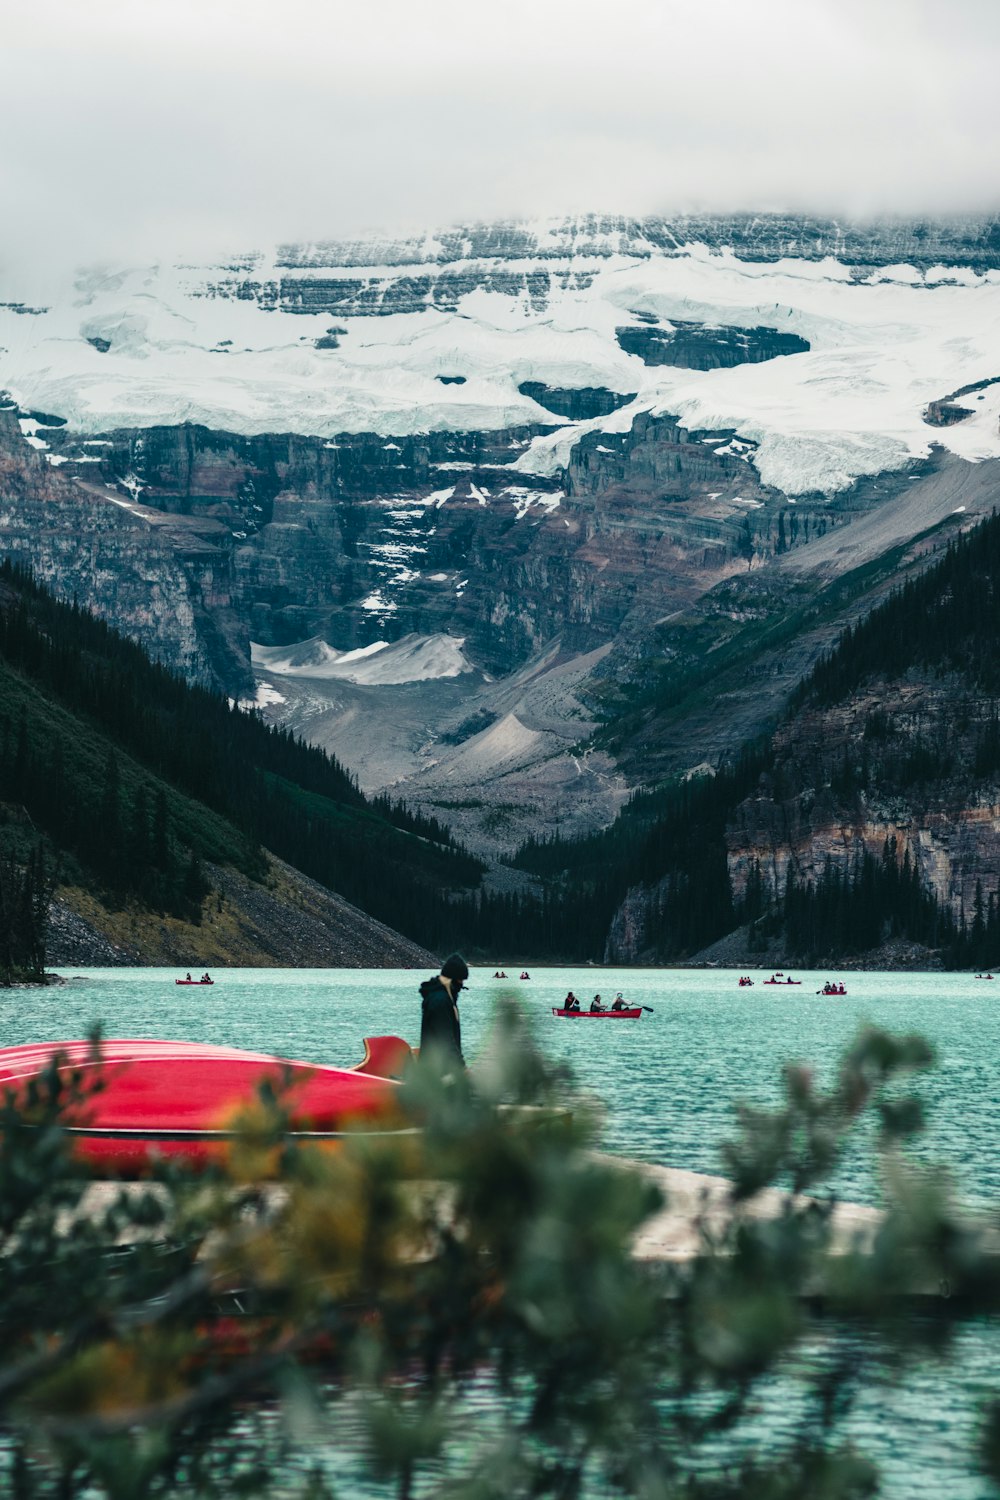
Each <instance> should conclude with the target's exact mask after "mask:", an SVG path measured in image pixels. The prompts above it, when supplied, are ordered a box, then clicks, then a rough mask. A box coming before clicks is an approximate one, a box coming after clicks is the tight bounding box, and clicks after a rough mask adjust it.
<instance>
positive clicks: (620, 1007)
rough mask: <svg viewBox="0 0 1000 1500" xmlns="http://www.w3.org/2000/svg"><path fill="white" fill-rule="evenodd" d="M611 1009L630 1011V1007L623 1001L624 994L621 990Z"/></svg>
mask: <svg viewBox="0 0 1000 1500" xmlns="http://www.w3.org/2000/svg"><path fill="white" fill-rule="evenodd" d="M611 1009H612V1010H628V1006H627V1005H626V1004H625V1001H624V1000H623V999H622V992H621V990H619V991H618V993H617V995H616V996H615V998H614V1000H613V1001H612V1004H611Z"/></svg>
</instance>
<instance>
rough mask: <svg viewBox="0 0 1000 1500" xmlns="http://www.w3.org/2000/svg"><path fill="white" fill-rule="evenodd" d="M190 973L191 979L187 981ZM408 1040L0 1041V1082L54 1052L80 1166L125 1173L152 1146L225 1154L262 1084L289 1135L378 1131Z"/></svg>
mask: <svg viewBox="0 0 1000 1500" xmlns="http://www.w3.org/2000/svg"><path fill="white" fill-rule="evenodd" d="M192 982H197V981H192ZM412 1055H413V1054H412V1052H411V1050H410V1048H409V1046H408V1044H407V1043H406V1042H404V1041H403V1040H402V1039H401V1038H400V1037H394V1036H383V1037H366V1038H365V1055H364V1057H363V1059H362V1061H361V1062H360V1063H359V1064H358V1065H357V1067H355V1068H334V1067H330V1066H328V1065H327V1064H325V1063H307V1062H290V1061H287V1060H286V1059H284V1058H280V1057H275V1056H273V1055H271V1054H269V1053H266V1052H247V1051H243V1050H241V1049H239V1048H236V1047H224V1046H215V1045H212V1044H210V1043H205V1042H176V1041H173V1042H171V1041H151V1040H148V1039H129V1038H112V1039H111V1040H109V1041H106V1042H103V1043H102V1044H101V1051H100V1055H99V1056H95V1054H94V1051H93V1048H92V1046H91V1044H90V1042H81V1041H73V1042H63V1043H61V1044H59V1043H52V1042H44V1043H29V1044H28V1045H26V1046H20V1047H3V1048H0V1089H4V1090H8V1091H11V1092H13V1094H14V1096H15V1099H16V1098H17V1096H18V1095H19V1094H20V1093H22V1091H24V1090H25V1089H26V1088H27V1086H28V1084H29V1082H30V1081H31V1080H32V1079H34V1078H37V1076H38V1075H39V1074H40V1073H41V1072H43V1071H44V1070H45V1069H46V1068H47V1067H48V1066H49V1064H50V1063H51V1061H52V1059H53V1057H54V1056H58V1058H59V1062H60V1068H61V1069H62V1070H64V1071H65V1072H67V1073H69V1072H77V1073H78V1074H79V1076H80V1079H81V1084H82V1087H83V1089H84V1091H85V1098H84V1100H83V1102H82V1103H81V1105H80V1106H79V1107H78V1108H71V1113H70V1116H69V1118H68V1121H67V1127H66V1128H67V1133H68V1134H69V1136H70V1137H71V1139H72V1141H73V1145H74V1149H75V1153H76V1155H77V1156H78V1157H79V1158H80V1159H82V1160H83V1161H85V1162H86V1163H87V1164H88V1165H89V1166H91V1167H93V1168H95V1169H98V1170H101V1171H105V1172H110V1173H113V1174H115V1175H122V1176H130V1175H132V1176H134V1175H136V1174H141V1173H142V1172H143V1171H144V1170H145V1169H146V1168H148V1166H149V1163H150V1159H151V1158H152V1157H154V1156H159V1157H170V1158H171V1159H173V1160H179V1161H181V1162H183V1163H184V1164H186V1165H188V1166H195V1167H204V1166H207V1165H209V1164H210V1163H213V1162H219V1161H222V1160H225V1157H226V1154H227V1152H228V1150H229V1144H230V1143H231V1142H232V1141H233V1140H234V1139H235V1138H236V1137H237V1136H238V1135H239V1117H240V1115H241V1114H242V1113H243V1112H244V1111H246V1110H247V1109H248V1108H252V1107H253V1106H254V1105H255V1104H256V1103H257V1100H258V1098H259V1092H260V1089H261V1087H262V1085H264V1084H268V1085H270V1087H271V1088H273V1089H274V1090H275V1091H276V1092H278V1094H279V1096H280V1097H281V1099H282V1103H283V1106H284V1108H285V1109H286V1110H287V1113H288V1119H289V1125H290V1131H289V1133H290V1135H291V1136H292V1137H294V1138H299V1139H304V1140H310V1141H327V1142H332V1141H336V1140H337V1139H338V1138H340V1137H342V1136H344V1135H345V1134H346V1133H347V1132H349V1131H357V1130H362V1131H365V1132H375V1133H378V1134H383V1133H385V1132H387V1131H388V1132H391V1131H394V1130H397V1129H399V1128H400V1126H401V1125H402V1124H403V1120H402V1116H401V1113H400V1108H399V1077H400V1075H401V1073H402V1071H403V1068H404V1066H405V1064H406V1062H407V1060H408V1059H409V1058H411V1057H412Z"/></svg>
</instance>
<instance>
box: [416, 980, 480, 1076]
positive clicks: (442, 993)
mask: <svg viewBox="0 0 1000 1500" xmlns="http://www.w3.org/2000/svg"><path fill="white" fill-rule="evenodd" d="M468 977H469V966H468V964H467V963H466V962H465V959H464V958H463V957H462V955H461V954H460V953H452V954H451V955H450V957H448V958H446V959H445V961H444V963H443V964H442V965H441V972H440V974H436V975H435V976H434V978H433V979H425V980H424V982H423V984H422V985H421V986H420V1056H421V1057H422V1058H430V1059H432V1060H434V1061H436V1064H437V1066H438V1068H439V1069H440V1071H441V1072H442V1073H444V1072H448V1071H450V1070H451V1068H452V1067H454V1066H455V1065H456V1064H457V1065H458V1067H460V1068H464V1067H465V1058H464V1057H463V1056H462V1023H461V1021H460V1020H459V1016H458V997H459V994H460V993H461V991H462V987H463V986H464V984H465V981H466V980H467V979H468Z"/></svg>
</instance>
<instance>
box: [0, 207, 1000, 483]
mask: <svg viewBox="0 0 1000 1500" xmlns="http://www.w3.org/2000/svg"><path fill="white" fill-rule="evenodd" d="M929 292H930V293H931V294H932V295H928V293H929ZM0 300H2V302H3V306H2V307H0V346H2V348H3V353H2V354H0V387H4V388H6V389H8V390H9V391H10V392H11V393H12V395H13V396H14V397H15V399H16V400H17V401H18V402H19V403H20V404H21V406H22V407H25V408H34V409H40V410H42V411H44V412H51V413H56V414H58V415H60V416H62V417H64V418H65V419H66V420H67V421H68V422H69V424H70V425H71V426H72V427H73V429H74V430H75V431H76V432H78V433H80V434H82V435H87V436H94V435H96V434H100V433H102V432H105V431H106V430H108V429H110V428H125V427H134V428H142V427H149V426H171V425H175V424H178V423H185V422H191V423H198V424H201V425H204V426H206V427H209V428H213V429H217V430H223V431H226V432H232V433H237V434H240V435H242V436H251V435H257V434H261V433H272V432H295V433H300V434H303V435H310V436H317V437H323V438H327V439H333V438H335V437H337V436H338V435H340V434H342V433H361V432H372V433H379V434H382V435H384V436H400V435H409V434H414V433H425V432H443V431H465V432H468V431H487V430H497V429H500V428H508V427H515V426H522V427H523V426H531V425H548V426H551V425H553V424H558V425H559V427H560V428H561V429H562V430H560V431H559V432H558V433H553V434H550V435H548V436H545V437H540V438H538V439H537V440H536V441H535V442H533V443H532V445H531V446H530V448H529V449H528V451H527V452H525V453H523V454H520V455H518V456H517V458H516V463H515V465H514V467H515V469H516V470H520V471H523V472H529V473H539V472H540V473H547V474H551V473H553V472H554V471H555V470H556V469H557V468H559V467H562V466H563V465H564V464H565V461H566V458H567V455H568V453H569V451H570V450H571V448H572V446H573V444H574V442H576V441H577V440H578V438H579V436H580V435H581V433H582V432H583V431H586V430H588V428H587V427H586V426H581V424H580V423H579V422H574V421H573V420H572V415H571V414H569V413H567V412H566V411H565V410H563V411H559V410H553V409H552V407H551V405H546V403H545V390H546V388H548V389H555V390H570V391H579V390H593V389H599V390H601V391H604V392H607V393H608V395H607V397H606V403H607V404H608V405H612V404H613V405H614V407H615V410H614V411H613V412H611V413H609V412H601V413H595V414H594V415H593V416H591V417H590V418H589V422H590V424H591V425H592V426H595V425H596V426H597V427H599V428H600V429H601V430H613V431H619V432H623V431H626V430H627V429H628V428H629V427H630V426H631V424H632V421H633V419H634V418H635V416H636V415H637V414H638V413H639V412H652V413H663V412H669V413H671V414H672V415H673V416H675V417H677V418H678V419H679V421H680V422H681V424H682V425H684V426H685V427H687V428H689V429H715V430H718V429H728V428H732V429H734V430H735V431H736V433H737V434H738V435H739V436H741V437H743V438H746V439H748V440H750V441H752V442H754V443H755V444H756V445H757V450H756V456H755V460H754V463H755V466H756V468H757V470H758V472H759V474H760V476H761V478H762V479H763V481H764V482H765V483H766V484H768V485H772V486H774V487H776V488H779V489H781V490H783V491H784V492H785V493H786V494H789V495H798V494H801V493H804V492H808V491H814V490H822V491H824V492H825V493H831V492H833V491H835V490H838V489H843V488H844V487H846V486H847V485H849V484H850V483H851V482H853V481H854V480H855V479H857V478H858V477H860V476H863V475H868V474H874V473H878V472H880V471H882V470H885V469H889V468H896V467H899V466H900V465H901V464H903V463H904V462H906V460H907V459H909V458H911V457H913V456H916V455H919V454H922V453H926V451H927V447H928V441H929V438H930V437H931V436H932V434H931V433H929V432H928V429H927V426H926V424H925V423H924V421H923V415H924V412H925V410H926V408H927V406H928V403H929V402H931V401H934V400H936V399H938V398H940V397H942V396H944V395H946V394H948V393H949V392H950V391H951V390H953V389H956V388H958V387H961V386H963V385H967V384H970V383H975V382H979V381H982V380H988V379H990V378H991V377H993V376H995V375H997V374H998V372H1000V226H998V225H997V224H995V223H993V222H990V223H988V224H983V223H980V224H977V225H968V224H955V225H950V226H948V225H943V226H942V225H932V226H927V225H923V226H921V225H910V226H903V225H891V226H883V227H882V228H881V229H876V228H872V229H869V230H868V231H862V230H858V229H852V228H850V227H842V226H837V225H834V224H825V225H824V224H810V223H808V222H803V221H794V220H786V219H780V218H777V219H773V220H768V219H766V218H765V219H737V220H722V221H719V220H710V219H706V220H698V219H695V220H680V221H647V222H644V223H630V222H628V221H601V220H593V221H585V222H583V223H580V222H578V221H571V222H563V223H554V224H548V225H536V226H511V225H502V226H495V227H493V228H489V229H487V228H480V229H474V230H461V229H460V230H455V231H451V232H449V233H446V234H440V235H433V236H428V237H427V238H426V239H423V240H419V241H418V240H413V241H408V242H403V243H400V244H389V243H378V242H375V243H368V244H365V243H352V244H330V245H312V246H284V247H281V248H279V249H276V250H274V251H273V252H269V253H267V254H263V253H258V254H251V255H246V256H241V257H237V258H234V259H233V260H232V261H231V262H230V263H228V264H227V265H223V266H218V265H211V266H195V265H188V266H169V265H163V266H158V267H152V268H140V269H134V270H121V269H115V270H107V269H95V270H89V271H86V272H81V273H78V274H77V275H76V276H75V277H74V278H73V279H72V281H71V283H67V284H66V285H64V286H62V287H57V288H53V292H52V298H51V301H50V303H49V304H48V305H47V306H29V305H26V304H24V303H23V302H19V301H18V300H17V288H16V286H9V287H8V288H7V289H6V291H4V292H3V297H2V299H0ZM719 330H740V331H741V336H740V337H736V336H734V335H733V336H730V337H729V339H728V340H726V339H722V338H720V337H719ZM754 331H755V332H756V334H757V337H756V340H755V339H754V338H753V333H754ZM747 332H750V334H751V337H750V338H749V339H748V338H747V336H746V335H747ZM767 334H774V335H780V336H781V339H780V340H778V341H777V343H776V342H775V339H774V338H770V339H768V338H767V337H766V335H767ZM762 335H764V336H763V337H762ZM783 353H794V354H795V356H796V357H795V358H793V359H787V358H778V357H777V356H778V355H781V354H783ZM564 405H565V403H564ZM998 407H1000V394H997V393H993V394H991V395H989V396H987V398H986V399H985V400H984V401H983V402H982V403H981V404H980V406H979V408H978V409H977V410H976V411H975V416H974V419H973V420H970V421H969V422H966V423H963V424H961V427H960V428H955V429H954V430H949V431H948V432H947V433H945V434H944V435H943V437H942V441H943V442H944V443H945V444H946V446H948V447H950V448H952V449H953V451H955V452H958V453H960V454H961V455H962V456H964V457H971V458H980V457H986V456H995V455H996V454H997V452H1000V437H998V434H997V423H996V417H997V410H998Z"/></svg>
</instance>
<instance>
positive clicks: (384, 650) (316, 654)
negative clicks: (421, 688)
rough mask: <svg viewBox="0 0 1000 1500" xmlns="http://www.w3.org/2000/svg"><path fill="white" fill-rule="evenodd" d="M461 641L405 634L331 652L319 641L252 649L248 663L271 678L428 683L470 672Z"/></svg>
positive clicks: (374, 684)
mask: <svg viewBox="0 0 1000 1500" xmlns="http://www.w3.org/2000/svg"><path fill="white" fill-rule="evenodd" d="M464 645H465V637H464V636H451V635H426V636H421V635H406V636H403V637H402V639H401V640H398V641H394V642H393V643H392V644H390V643H389V642H388V641H373V642H372V644H371V645H370V646H359V647H357V648H356V649H355V650H353V651H335V650H334V648H333V647H332V646H329V645H327V643H326V641H324V640H322V639H321V637H319V636H313V637H312V638H311V639H309V640H307V641H300V642H299V643H298V644H297V645H295V646H260V645H257V644H256V643H253V644H252V645H251V653H250V654H251V661H252V662H253V665H254V666H255V667H260V668H262V669H263V670H265V671H266V672H268V673H269V674H271V675H272V676H275V677H305V678H318V679H323V680H327V681H333V680H335V679H341V680H343V681H345V682H354V683H360V684H366V685H368V686H371V687H377V686H388V685H389V684H398V683H403V682H429V681H431V680H434V679H437V678H442V677H459V676H461V674H462V673H463V672H472V671H473V670H474V668H473V666H472V663H471V662H470V661H469V660H468V659H467V658H466V656H465V654H464V652H463V651H462V647H463V646H464Z"/></svg>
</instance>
